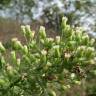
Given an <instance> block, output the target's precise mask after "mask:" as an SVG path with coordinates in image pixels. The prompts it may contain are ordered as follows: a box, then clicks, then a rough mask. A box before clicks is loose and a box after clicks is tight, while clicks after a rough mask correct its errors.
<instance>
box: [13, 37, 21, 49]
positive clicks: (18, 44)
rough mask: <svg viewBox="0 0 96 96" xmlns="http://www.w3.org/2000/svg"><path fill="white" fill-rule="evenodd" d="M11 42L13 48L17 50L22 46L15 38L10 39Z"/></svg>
mask: <svg viewBox="0 0 96 96" xmlns="http://www.w3.org/2000/svg"><path fill="white" fill-rule="evenodd" d="M12 44H13V48H15V49H17V50H18V49H21V48H22V44H21V42H20V41H18V39H17V38H13V39H12Z"/></svg>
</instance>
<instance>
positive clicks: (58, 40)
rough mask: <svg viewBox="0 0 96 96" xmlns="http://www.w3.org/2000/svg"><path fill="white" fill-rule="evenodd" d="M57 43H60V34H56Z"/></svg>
mask: <svg viewBox="0 0 96 96" xmlns="http://www.w3.org/2000/svg"><path fill="white" fill-rule="evenodd" d="M56 43H57V44H59V43H60V36H56Z"/></svg>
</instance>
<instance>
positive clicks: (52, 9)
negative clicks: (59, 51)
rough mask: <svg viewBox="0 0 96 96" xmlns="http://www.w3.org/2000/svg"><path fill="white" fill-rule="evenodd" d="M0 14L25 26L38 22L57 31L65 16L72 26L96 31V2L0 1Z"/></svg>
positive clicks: (82, 0)
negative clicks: (34, 21)
mask: <svg viewBox="0 0 96 96" xmlns="http://www.w3.org/2000/svg"><path fill="white" fill-rule="evenodd" d="M0 14H1V15H0V16H1V17H4V18H11V19H16V20H19V21H20V22H22V23H25V24H26V23H29V22H32V21H33V20H38V21H40V22H42V23H43V24H45V25H46V24H47V25H48V26H49V27H52V28H55V30H56V31H58V29H59V25H60V21H61V20H60V19H61V17H62V16H63V15H65V16H67V17H68V20H69V21H68V23H70V24H71V25H72V26H83V27H84V28H85V29H86V30H87V31H88V32H89V33H91V32H95V31H96V28H95V26H96V23H95V22H96V0H0ZM94 35H95V34H94Z"/></svg>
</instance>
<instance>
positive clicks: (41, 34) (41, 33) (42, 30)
mask: <svg viewBox="0 0 96 96" xmlns="http://www.w3.org/2000/svg"><path fill="white" fill-rule="evenodd" d="M39 34H40V38H41V39H44V38H46V32H45V27H43V26H40V30H39Z"/></svg>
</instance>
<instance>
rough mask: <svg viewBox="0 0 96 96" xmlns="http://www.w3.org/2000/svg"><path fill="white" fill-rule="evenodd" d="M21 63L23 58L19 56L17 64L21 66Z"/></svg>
mask: <svg viewBox="0 0 96 96" xmlns="http://www.w3.org/2000/svg"><path fill="white" fill-rule="evenodd" d="M20 63H21V59H20V58H17V65H18V66H19V65H20Z"/></svg>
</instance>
